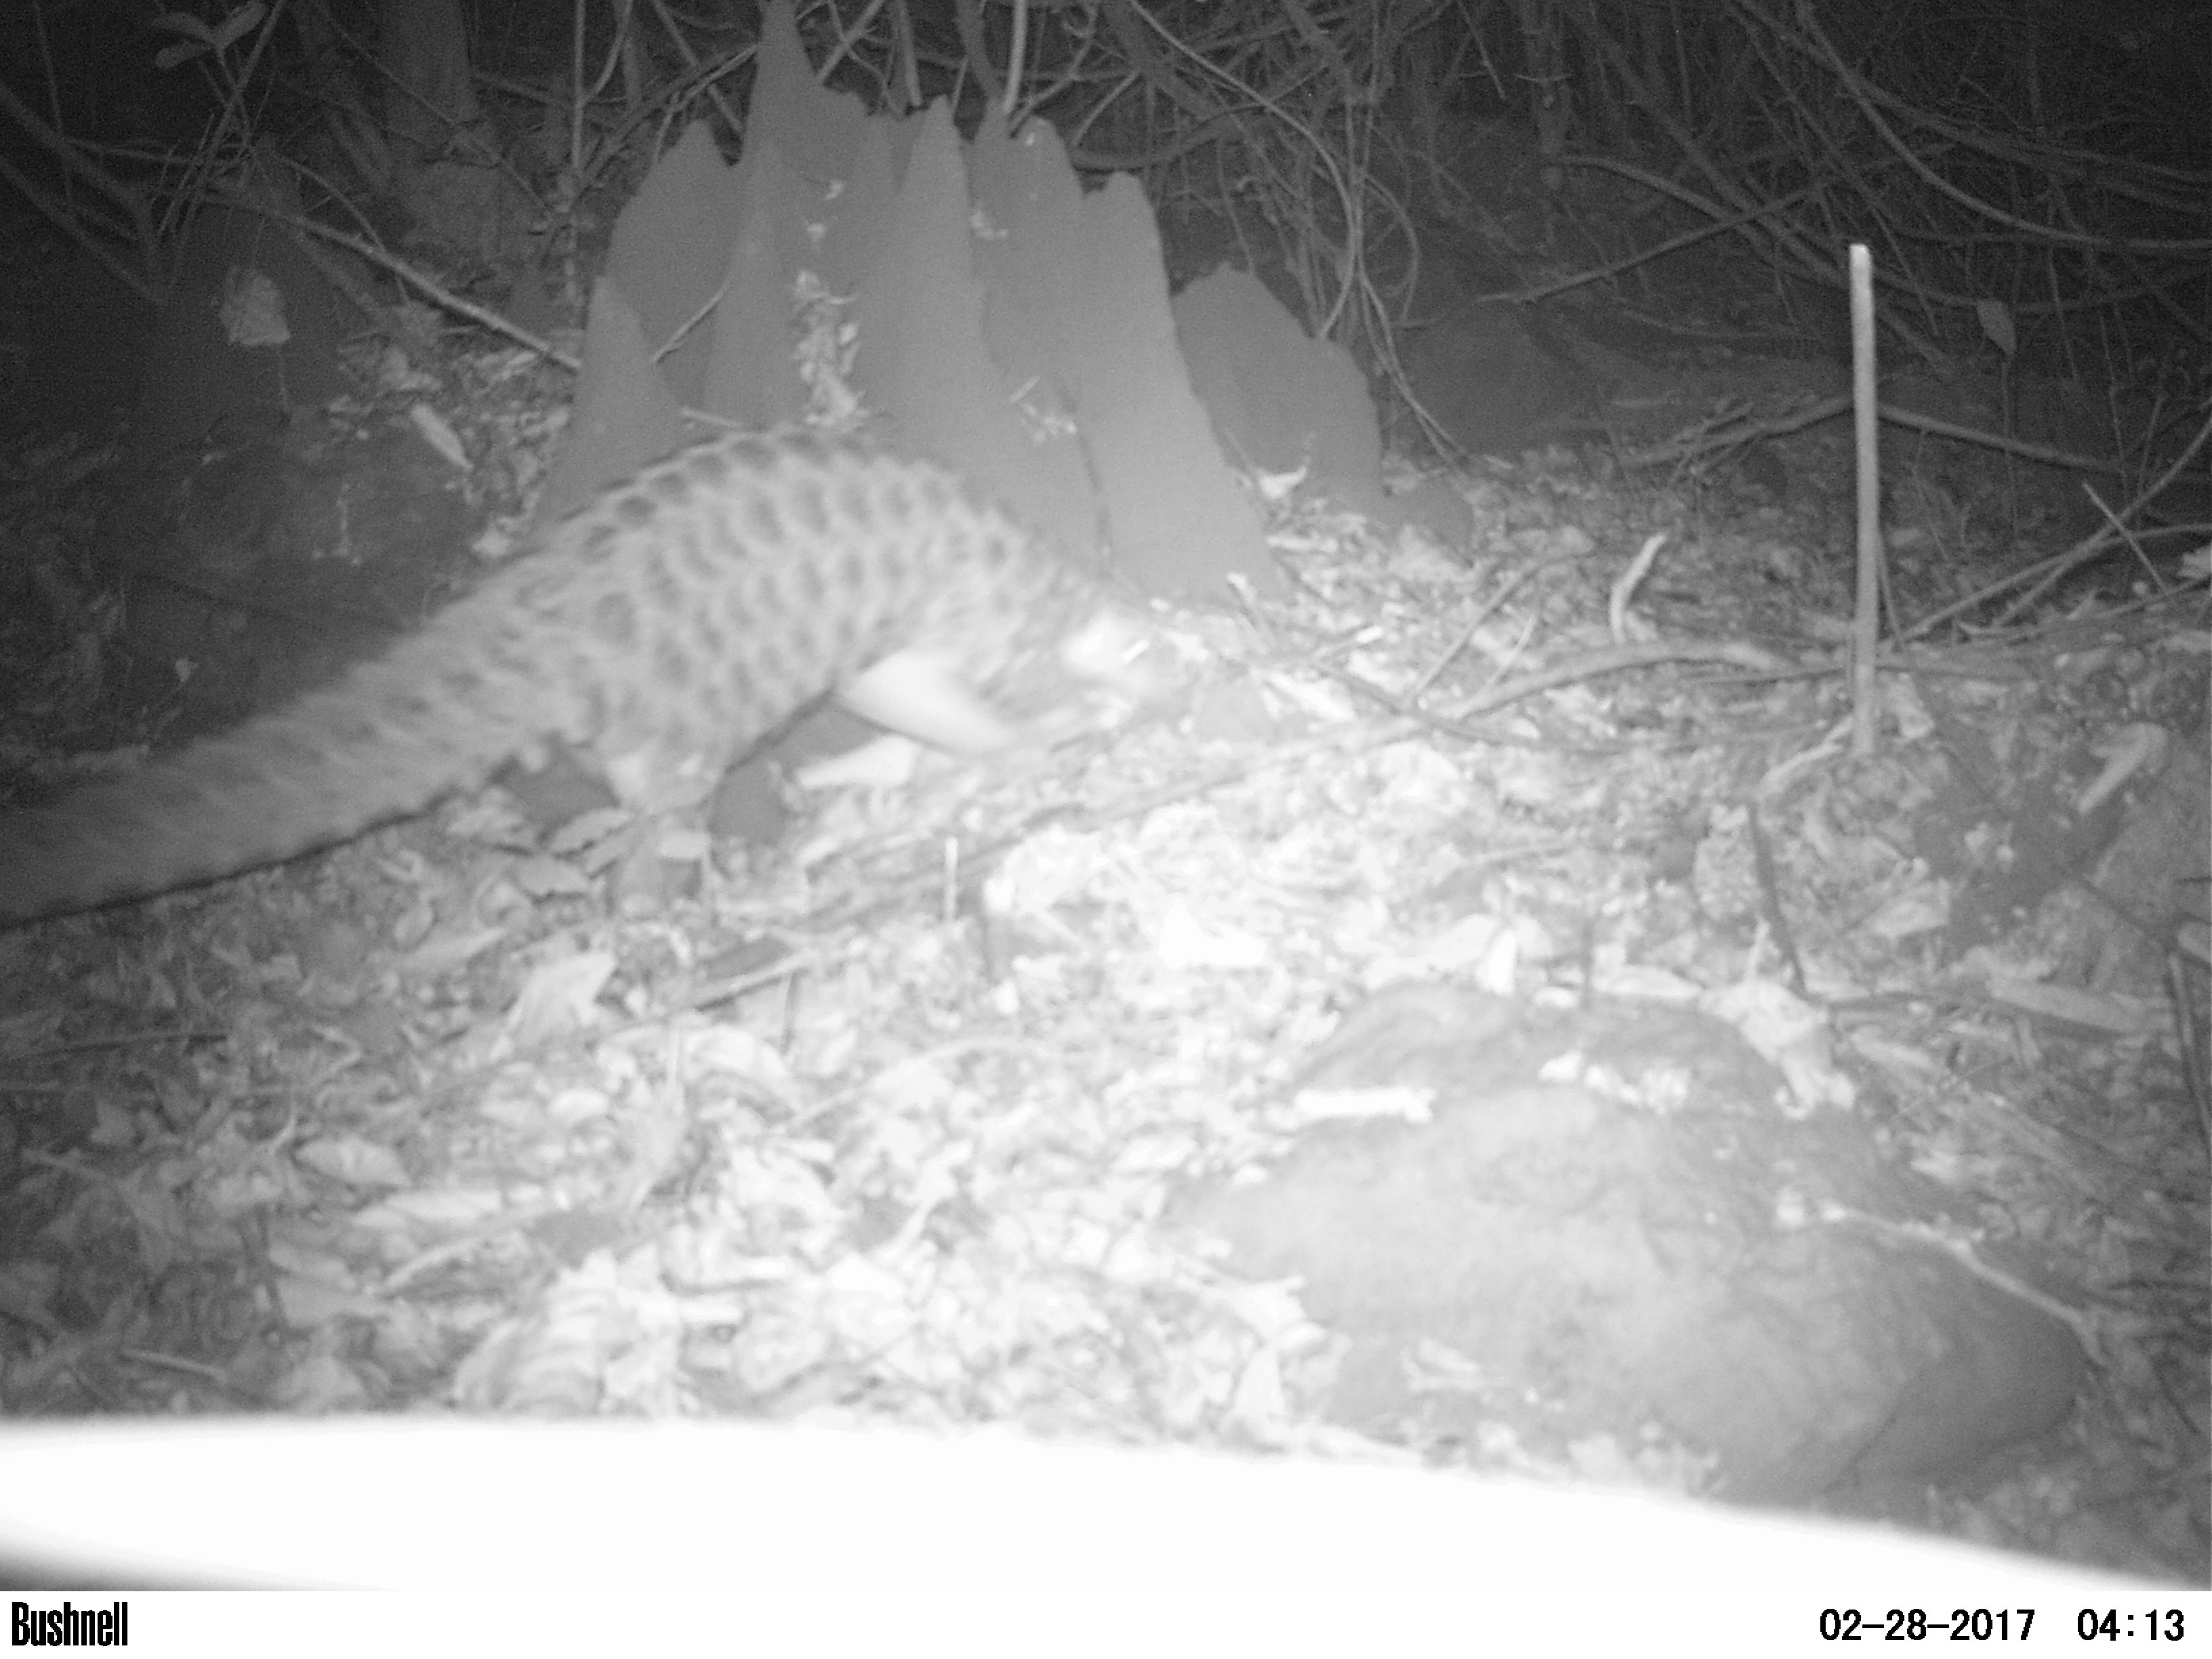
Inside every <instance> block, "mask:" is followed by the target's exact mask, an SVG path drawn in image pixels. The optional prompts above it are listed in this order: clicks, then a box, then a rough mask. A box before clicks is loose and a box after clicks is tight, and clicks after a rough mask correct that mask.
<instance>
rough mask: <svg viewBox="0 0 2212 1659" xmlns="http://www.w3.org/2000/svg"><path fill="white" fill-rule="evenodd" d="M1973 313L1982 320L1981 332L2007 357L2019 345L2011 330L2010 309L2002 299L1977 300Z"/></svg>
mask: <svg viewBox="0 0 2212 1659" xmlns="http://www.w3.org/2000/svg"><path fill="white" fill-rule="evenodd" d="M1974 315H1975V316H1977V317H1978V318H1980V319H1981V320H1982V332H1983V333H1984V334H1986V335H1987V336H1989V340H1990V344H1991V345H1993V346H1995V347H1996V349H1998V350H1999V351H2002V352H2003V353H2004V355H2005V356H2008V357H2009V356H2012V355H2013V353H2014V351H2015V350H2016V349H2018V347H2019V345H2020V341H2019V339H2018V337H2016V336H2015V334H2014V332H2013V326H2012V310H2011V307H2008V306H2007V305H2006V304H2005V302H2004V301H2002V300H1977V301H1974Z"/></svg>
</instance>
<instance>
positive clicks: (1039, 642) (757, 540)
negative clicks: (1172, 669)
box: [0, 433, 1100, 926]
mask: <svg viewBox="0 0 2212 1659" xmlns="http://www.w3.org/2000/svg"><path fill="white" fill-rule="evenodd" d="M1099 605H1100V599H1099V595H1098V591H1097V586H1096V584H1095V583H1094V582H1093V581H1092V580H1091V578H1090V577H1089V576H1087V575H1086V574H1084V573H1082V572H1080V571H1079V570H1078V569H1077V568H1075V567H1074V566H1073V564H1072V563H1070V562H1068V561H1067V560H1066V559H1065V558H1063V557H1062V556H1060V555H1059V554H1058V553H1056V552H1055V551H1054V550H1051V549H1049V548H1046V547H1042V546H1040V545H1039V544H1037V542H1036V540H1035V538H1032V537H1031V536H1030V534H1029V533H1028V532H1025V531H1024V530H1023V529H1022V528H1021V527H1020V526H1018V525H1017V524H1016V523H1015V522H1014V521H1013V520H1012V519H1010V518H1008V517H1007V516H1006V514H1005V513H1002V512H1000V510H999V509H997V508H996V507H992V506H990V505H989V504H987V503H986V502H984V501H981V500H979V499H978V498H977V497H976V496H975V495H973V494H971V493H970V492H969V490H968V489H966V488H965V487H964V486H963V484H962V483H960V482H959V481H958V480H957V478H956V477H953V475H951V473H949V472H947V471H945V470H944V469H943V468H941V467H939V466H935V465H931V464H930V463H927V462H925V461H919V460H913V459H905V458H902V457H899V456H895V455H892V454H890V453H886V452H884V451H882V450H879V449H876V448H873V447H869V446H866V445H865V444H860V443H857V442H854V441H841V440H832V439H827V438H822V437H817V436H813V435H803V434H802V435H794V434H789V433H783V434H775V435H766V436H750V435H749V436H737V437H725V438H717V439H714V440H712V441H708V442H706V443H702V444H699V445H697V446H696V447H691V448H689V449H686V450H683V451H681V452H679V453H677V454H675V455H672V456H671V457H669V458H668V459H665V460H664V461H660V462H659V463H657V464H655V465H652V466H649V467H647V469H645V470H644V471H641V472H640V473H638V474H636V475H635V477H630V478H629V479H627V480H625V481H623V482H622V483H617V484H616V485H614V486H612V487H611V488H610V489H607V490H605V492H603V493H602V494H601V495H599V496H598V497H596V498H595V499H594V500H592V501H590V502H588V503H586V505H585V506H584V507H580V508H579V509H578V510H577V511H576V512H574V513H571V514H570V515H569V516H568V517H567V518H565V519H563V520H561V521H560V522H559V523H557V524H556V525H554V526H550V528H549V529H548V530H547V531H546V532H545V533H544V536H543V537H542V538H540V539H539V541H538V544H537V545H536V546H535V547H534V548H533V549H532V550H530V551H528V552H527V553H526V554H524V555H522V556H520V557H519V558H517V559H516V560H514V561H513V562H510V563H508V564H507V565H504V566H502V567H501V568H500V570H499V571H498V572H497V574H495V575H493V576H492V577H491V578H489V580H486V581H485V582H484V583H483V584H482V585H481V586H479V587H477V589H476V590H475V591H474V592H471V594H469V595H468V597H466V598H465V599H461V600H460V601H459V602H458V603H456V604H455V605H452V606H451V607H449V608H448V609H447V610H446V611H442V612H441V613H440V614H438V615H437V616H435V617H432V618H431V619H430V620H429V621H428V623H425V624H424V625H423V627H422V629H419V630H418V631H416V633H414V634H411V635H409V636H407V637H406V638H404V639H402V640H400V641H398V642H397V643H396V644H394V645H393V646H392V647H391V648H390V649H389V650H387V651H386V652H385V653H383V654H382V655H381V656H380V657H377V658H374V659H371V660H369V661H367V662H364V663H362V664H361V665H358V666H356V667H355V668H353V669H352V670H350V671H348V672H347V673H345V674H343V676H341V677H340V678H338V679H337V681H336V682H335V683H334V684H331V685H330V686H328V687H326V688H325V689H323V690H318V691H315V692H313V693H311V694H310V695H309V696H306V697H304V698H302V699H301V701H300V702H297V703H295V704H294V705H293V706H292V707H290V708H287V709H285V710H284V711H283V712H281V713H278V714H271V715H268V716H265V717H263V718H260V719H257V720H250V721H248V722H246V724H245V725H243V726H240V727H238V728H237V729H236V730H234V731H233V732H227V733H225V734H223V735H222V736H220V737H217V738H212V739H210V740H208V741H205V742H202V743H197V744H192V745H191V746H189V747H186V748H185V749H182V750H178V751H177V752H176V753H174V754H173V755H169V756H167V757H162V758H160V759H157V760H156V761H155V762H153V763H150V764H149V765H147V766H145V767H143V768H141V769H137V770H135V771H130V772H125V773H119V774H118V775H114V776H112V777H107V778H104V779H101V780H100V781H97V782H94V783H91V784H89V785H87V786H86V787H82V788H80V789H78V790H77V791H76V792H75V793H70V794H68V795H65V796H64V797H63V798H62V799H59V800H58V801H56V802H54V803H53V804H52V805H45V806H38V807H33V808H31V809H28V810H26V811H15V812H10V813H5V814H0V926H5V925H9V924H13V923H18V922H24V921H32V920H34V919H36V918H39V917H43V916H49V915H62V914H65V913H67V912H70V911H76V910H82V909H88V908H93V907H94V906H98V905H102V904H108V903H112V902H117V901H118V900H124V899H131V898H139V897H144V896H149V895H152V894H155V893H164V892H168V891H170V890H173V889H176V888H179V887H185V886H190V885H191V884H195V883H198V882H204V881H210V880H213V879H215V878H218V877H222V876H228V875H234V874H236V873H238V872H241V871H246V870H251V869H254V868H256V867H258V866H262V865H266V864H272V863H275V862H277V861H278V860H283V859H289V858H292V857H295V856H296V855H297V854H301V853H306V852H309V851H312V850H313V849H315V848H322V847H327V846H330V845H331V844H333V843H334V842H341V841H344V840H347V839H349V838H350V837H352V836H356V835H359V834H360V833H362V831H363V830H366V829H370V828H371V827H373V826H374V825H376V824H380V823H386V822H388V821H390V820H392V819H394V818H399V817H407V816H409V815H410V814H413V813H416V812H420V811H423V810H424V809H425V808H427V807H428V806H429V805H432V804H433V803H435V801H437V800H438V799H441V797H444V796H446V795H448V794H451V793H455V792H457V791H460V790H464V789H469V788H473V787H478V786H480V785H482V784H483V783H484V782H485V781H488V780H489V778H490V777H491V776H492V775H493V774H494V773H495V772H496V771H497V770H498V769H500V768H501V766H502V765H503V764H505V763H507V762H508V761H510V760H513V759H517V758H525V757H530V756H532V755H533V754H535V753H537V752H538V751H540V750H542V749H543V748H544V746H545V745H546V744H549V743H550V742H555V741H557V742H562V743H566V744H570V745H573V746H574V747H575V748H576V749H577V750H580V752H582V753H584V754H585V755H586V756H591V757H597V760H598V762H599V765H600V766H601V768H602V769H603V770H604V771H605V775H607V777H608V778H609V779H610V781H612V782H613V783H614V785H615V787H616V792H617V794H619V795H621V796H622V797H623V799H624V801H625V803H626V804H628V805H633V806H636V807H639V808H641V809H647V808H651V809H659V808H664V807H667V806H670V805H680V804H683V803H684V802H686V801H689V800H696V799H699V798H701V797H702V796H703V795H704V794H705V793H707V792H708V790H710V789H711V788H712V787H713V786H714V781H715V780H716V779H717V778H719V777H720V775H721V774H722V772H723V771H724V770H725V769H726V768H727V767H728V766H729V765H731V764H732V763H734V762H735V761H737V760H738V759H739V758H741V757H743V756H744V753H745V752H746V751H747V750H750V749H751V748H752V747H754V746H755V745H756V744H758V743H759V742H760V741H761V740H762V739H763V738H767V737H769V736H770V735H771V734H772V733H774V732H775V731H776V730H777V729H778V728H779V727H781V726H783V725H784V724H785V722H787V720H790V719H791V717H792V716H793V715H794V714H797V713H799V711H800V710H801V709H803V708H805V707H806V706H807V705H808V704H810V703H811V702H815V701H816V700H817V699H818V698H820V697H821V696H823V695H824V694H826V693H829V692H830V691H833V690H836V688H837V687H839V686H840V685H841V684H846V683H848V682H849V681H851V680H852V679H854V678H856V677H857V676H859V675H860V674H861V673H862V672H863V671H866V670H867V669H868V668H869V667H870V666H871V665H874V664H876V663H878V662H879V661H881V660H882V659H884V658H885V657H886V656H889V655H891V654H892V653H908V652H920V653H927V655H928V657H929V658H930V659H932V660H935V661H941V662H943V663H944V664H945V665H946V666H947V668H948V669H949V670H950V671H952V672H953V673H955V674H957V678H958V679H959V681H960V682H962V683H963V684H966V685H968V686H970V687H973V688H975V689H977V690H987V689H988V688H989V687H990V686H991V685H992V684H994V682H995V681H997V680H999V679H1000V678H1001V677H1003V676H1006V675H1007V674H1009V673H1010V672H1012V671H1015V670H1017V669H1018V668H1020V667H1021V666H1023V665H1024V664H1025V663H1026V662H1027V661H1029V660H1030V659H1033V658H1035V657H1036V656H1038V655H1040V654H1042V653H1051V652H1053V651H1054V650H1055V649H1057V648H1058V647H1060V645H1061V644H1062V643H1063V642H1064V641H1066V640H1067V639H1069V638H1070V637H1072V636H1073V635H1074V634H1075V633H1076V632H1078V631H1079V629H1081V628H1082V627H1083V625H1084V624H1085V622H1086V620H1087V619H1089V618H1090V617H1093V616H1094V615H1096V614H1097V611H1098V610H1099ZM1077 666H1079V667H1080V665H1077Z"/></svg>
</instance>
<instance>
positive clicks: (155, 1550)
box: [0, 1418, 2150, 1608]
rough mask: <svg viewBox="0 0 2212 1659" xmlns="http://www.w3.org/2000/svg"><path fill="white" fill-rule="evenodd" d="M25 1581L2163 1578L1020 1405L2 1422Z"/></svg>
mask: <svg viewBox="0 0 2212 1659" xmlns="http://www.w3.org/2000/svg"><path fill="white" fill-rule="evenodd" d="M0 1582H4V1583H6V1584H7V1585H8V1586H9V1587H10V1588H14V1589H67V1588H70V1587H71V1586H72V1585H76V1584H106V1585H120V1586H132V1585H137V1586H143V1587H145V1588H161V1587H167V1588H177V1589H182V1588H190V1587H193V1586H202V1585H204V1586H210V1587H225V1586H227V1587H234V1588H246V1587H255V1586H264V1585H273V1586H295V1587H327V1586H354V1587H364V1588H400V1589H429V1590H439V1589H507V1590H538V1591H543V1590H547V1589H560V1590H568V1591H575V1590H626V1589H679V1588H680V1589H705V1590H714V1591H732V1590H735V1591H743V1590H745V1589H759V1590H769V1591H773V1592H775V1593H776V1594H779V1595H790V1594H799V1595H806V1594H811V1593H813V1592H815V1591H817V1590H819V1591H820V1592H822V1593H823V1594H825V1595H848V1594H850V1592H851V1589H852V1587H853V1586H854V1584H855V1583H866V1584H867V1585H868V1586H869V1587H870V1588H871V1589H872V1591H873V1592H874V1593H877V1594H897V1593H900V1592H902V1591H913V1592H919V1593H923V1594H931V1595H943V1594H947V1593H951V1594H955V1595H959V1594H981V1595H993V1594H998V1593H1000V1592H1018V1593H1021V1594H1024V1595H1036V1594H1038V1593H1048V1594H1066V1595H1089V1596H1098V1595H1115V1594H1118V1593H1122V1592H1140V1593H1144V1594H1147V1595H1175V1594H1182V1593H1197V1594H1207V1593H1229V1594H1239V1593H1244V1594H1258V1595H1290V1596H1294V1597H1295V1596H1298V1595H1312V1594H1316V1593H1322V1594H1345V1595H1361V1594H1368V1593H1380V1594H1389V1593H1395V1592H1402V1593H1412V1594H1424V1595H1432V1594H1438V1593H1442V1594H1446V1595H1451V1594H1458V1593H1464V1592H1468V1591H1474V1592H1479V1593H1485V1594H1495V1593H1498V1592H1501V1591H1505V1592H1518V1591H1525V1590H1536V1591H1542V1590H1546V1589H1558V1590H1565V1591H1572V1592H1575V1593H1577V1594H1582V1595H1587V1594H1588V1592H1589V1587H1591V1586H1592V1585H1593V1584H1601V1585H1603V1586H1604V1587H1605V1588H1606V1589H1607V1592H1609V1593H1612V1594H1622V1593H1635V1592H1665V1593H1668V1594H1672V1595H1679V1594H1680V1593H1682V1592H1685V1591H1689V1592H1700V1591H1711V1592H1715V1593H1719V1594H1723V1595H1725V1594H1729V1593H1741V1592H1743V1591H1746V1590H1756V1591H1758V1592H1760V1593H1762V1594H1770V1595H1771V1594H1774V1593H1781V1594H1784V1595H1804V1596H1806V1597H1808V1598H1815V1599H1817V1601H1819V1602H1820V1604H1823V1605H1826V1606H1850V1605H1853V1604H1854V1603H1855V1602H1861V1601H1875V1602H1877V1603H1878V1604H1880V1605H1897V1604H1899V1603H1911V1602H1916V1601H1917V1602H1920V1603H1923V1604H1924V1605H1927V1606H1929V1607H1931V1608H1932V1607H1936V1605H1938V1604H1941V1605H1942V1606H1943V1607H1953V1606H1956V1605H1959V1604H1960V1603H1961V1602H1962V1601H1964V1602H1967V1603H1971V1602H1972V1601H1975V1600H1977V1599H1986V1598H1988V1597H1990V1596H1992V1595H1999V1596H2016V1595H2022V1594H2027V1595H2033V1594H2036V1593H2041V1594H2044V1595H2051V1594H2054V1593H2055V1594H2058V1595H2071V1594H2075V1593H2080V1594H2084V1595H2099V1594H2102V1595H2107V1596H2109V1595H2112V1593H2114V1592H2116V1591H2127V1590H2142V1589H2148V1588H2150V1586H2148V1585H2147V1584H2143V1583H2139V1582H2137V1581H2134V1580H2130V1579H2123V1578H2118V1577H2106V1576H2102V1575H2099V1574H2095V1573H2092V1572H2089V1571H2086V1570H2082V1569H2078V1568H2069V1567H2066V1566H2063V1565H2058V1564H2056V1563H2050V1562H2045V1561H2041V1560H2038V1559H2033V1558H2030V1557H2026V1556H2018V1555H2008V1554H2000V1553H1995V1552H1992V1551H1987V1550H1979V1549H1973V1548H1969V1547H1965V1546H1961V1545H1956V1544H1949V1543H1943V1542H1938V1541H1931V1540H1927V1539H1923V1538H1917V1537H1912V1536H1908V1535H1906V1534H1901V1533H1896V1532H1890V1531H1882V1530H1877V1529H1875V1528H1863V1527H1852V1526H1845V1525H1841V1524H1831V1523H1822V1522H1811V1521H1805V1520H1797V1519H1790V1518H1784V1517H1780V1516H1758V1515H1753V1514H1750V1513H1747V1512H1745V1511H1741V1510H1723V1509H1717V1508H1712V1507H1710V1506H1705V1505H1699V1504H1688V1503H1685V1502H1677V1501H1670V1500H1666V1499H1662V1498H1656V1497H1651V1496H1647V1495H1644V1494H1638V1493H1628V1492H1605V1491H1596V1490H1566V1489H1558V1488H1552V1487H1547V1486H1536V1485H1531V1484H1526V1483H1521V1482H1514V1481H1506V1480H1485V1479H1478V1478H1475V1477H1473V1476H1468V1475H1459V1474H1449V1473H1435V1472H1429V1471H1425V1470H1420V1469H1413V1468H1389V1467H1383V1466H1379V1465H1370V1464H1349V1463H1341V1462H1316V1461H1311V1460H1306V1459H1291V1458H1260V1457H1237V1456H1231V1455H1221V1454H1212V1453H1201V1452H1196V1451H1182V1450H1131V1449H1118V1448H1114V1447H1107V1446H1095V1445H1054V1444H1045V1443H1037V1442H1033V1441H1030V1440H1026V1439H1023V1438H1021V1437H1017V1436H1015V1435H1013V1434H1012V1433H1010V1432H1006V1431H983V1432H977V1433H967V1434H960V1435H948V1436H930V1435H925V1434H921V1433H918V1432H908V1431H897V1430H888V1429H880V1430H879V1429H837V1428H823V1427H811V1426H767V1425H738V1424H700V1423H670V1424H643V1423H638V1424H629V1423H599V1424H550V1423H547V1424H530V1423H504V1422H501V1423H493V1422H470V1421H457V1420H453V1419H422V1418H413V1419H347V1420H337V1421H331V1420H325V1421H317V1422H297V1423H293V1422H283V1423H277V1422H270V1421H268V1420H266V1419H255V1420H252V1421H243V1420H241V1421H234V1422H221V1421H219V1422H216V1423H212V1424H205V1423H200V1422H194V1423H192V1424H190V1425H183V1424H167V1425H149V1424H146V1423H144V1422H143V1421H132V1422H118V1423H87V1424H77V1425H67V1426H55V1427H41V1426H35V1425H33V1426H21V1425H18V1426H12V1427H9V1428H7V1429H4V1430H0Z"/></svg>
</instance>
